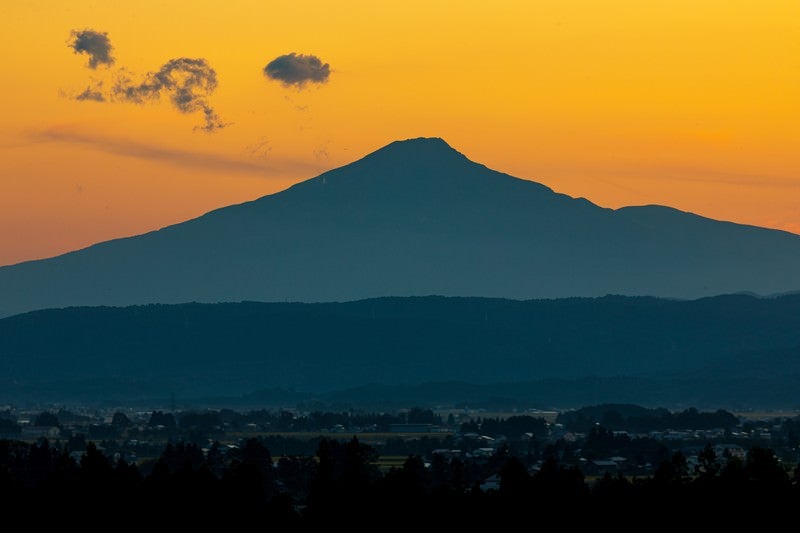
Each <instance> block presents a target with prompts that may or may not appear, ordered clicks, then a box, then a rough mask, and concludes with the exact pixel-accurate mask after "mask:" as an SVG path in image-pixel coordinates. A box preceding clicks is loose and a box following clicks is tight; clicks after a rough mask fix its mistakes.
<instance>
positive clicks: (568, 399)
mask: <svg viewBox="0 0 800 533" xmlns="http://www.w3.org/2000/svg"><path fill="white" fill-rule="evenodd" d="M799 378H800V295H788V296H782V297H776V298H756V297H753V296H746V295H736V296H718V297H712V298H703V299H698V300H691V301H679V300H665V299H656V298H650V297H623V296H607V297H602V298H568V299H558V300H530V301H515V300H503V299H484V298H445V297H410V298H380V299H371V300H363V301H356V302H348V303H320V304H301V303H255V302H242V303H224V304H197V303H194V304H181V305H147V306H132V307H126V308H112V307H83V308H81V307H78V308H67V309H52V310H44V311H36V312H31V313H26V314H22V315H17V316H13V317H8V318H5V319H0V401H14V400H15V399H16V400H19V399H22V398H39V399H42V398H53V399H65V398H79V397H80V398H83V399H95V400H96V399H98V398H105V399H111V398H122V399H131V398H141V397H150V398H152V397H156V396H158V397H162V398H165V397H168V396H169V395H170V394H173V393H175V394H178V395H180V396H183V397H189V396H191V397H209V396H217V397H219V396H225V395H228V396H237V397H242V396H245V395H247V394H250V393H252V392H254V391H257V390H264V389H267V390H273V393H274V391H275V390H278V389H288V390H290V391H298V392H302V393H308V394H311V395H312V396H313V395H320V394H323V393H325V394H328V396H327V398H329V399H330V398H333V396H335V395H331V394H330V393H333V392H336V391H339V392H338V393H337V394H338V395H339V396H338V397H339V398H340V399H341V400H342V401H347V398H348V396H347V395H348V394H350V395H351V396H350V398H351V399H353V398H355V397H357V396H358V395H359V392H358V391H359V390H361V393H360V395H361V397H362V398H363V397H364V396H369V395H371V394H378V395H384V397H385V398H387V399H388V398H390V397H391V395H392V394H395V393H396V394H397V397H401V396H402V395H403V394H405V395H406V396H409V395H410V396H411V397H412V398H413V396H414V394H418V395H420V396H423V395H428V397H430V398H434V397H435V396H436V395H437V394H440V395H441V396H442V400H444V396H446V395H442V391H443V390H445V389H446V388H447V387H450V388H451V389H452V387H453V385H452V384H453V383H459V382H460V383H464V384H472V385H464V386H463V387H461V388H460V389H457V394H454V395H451V396H450V399H451V400H463V401H470V400H477V399H478V398H479V397H480V398H481V399H482V400H489V399H490V398H491V397H492V396H495V397H497V396H505V397H506V399H513V398H518V399H521V398H524V399H525V401H529V402H530V401H535V402H538V403H540V404H542V405H548V404H550V405H552V403H553V402H558V401H561V402H565V403H567V404H568V405H575V404H578V405H580V404H586V403H601V402H609V401H614V402H620V403H623V402H624V403H640V404H643V405H653V404H664V403H665V402H677V403H682V404H684V403H683V402H687V403H685V404H684V405H687V406H697V407H703V406H709V405H710V406H714V405H715V403H716V402H719V401H722V400H723V399H724V400H725V402H727V404H730V403H731V402H734V403H736V402H739V403H740V404H742V405H746V404H748V403H752V401H755V400H756V399H759V398H761V399H762V400H763V399H765V398H766V399H768V400H769V402H772V404H774V403H775V402H776V401H777V402H779V403H780V402H788V403H790V404H791V403H794V404H800V401H798V400H797V397H796V390H797V389H796V385H797V382H798V379H799ZM431 382H437V383H440V384H441V383H449V384H450V385H448V386H447V387H443V386H441V387H439V389H438V390H437V389H435V388H433V389H430V388H429V389H427V391H426V389H424V388H423V389H419V388H417V389H416V391H417V392H416V393H415V392H413V391H414V387H420V386H421V384H424V383H431ZM534 382H536V383H538V385H536V386H531V385H530V384H531V383H534ZM513 383H528V384H529V385H526V386H523V385H512V384H513ZM570 383H572V384H573V385H574V386H575V387H576V388H575V390H571V389H570V387H572V386H573V385H570ZM494 384H507V385H505V386H501V387H496V388H495V389H491V391H490V389H489V388H487V387H490V386H492V385H494ZM470 387H474V388H472V389H470ZM526 387H527V388H526ZM359 388H361V389H359ZM347 390H349V392H346V391H347ZM370 390H371V391H372V392H369V391H370ZM453 390H456V389H453ZM470 390H472V391H473V392H474V393H470V392H469V391H470ZM377 391H381V392H377ZM547 391H549V396H548V394H545V392H547ZM782 391H784V392H782ZM751 400H752V401H751Z"/></svg>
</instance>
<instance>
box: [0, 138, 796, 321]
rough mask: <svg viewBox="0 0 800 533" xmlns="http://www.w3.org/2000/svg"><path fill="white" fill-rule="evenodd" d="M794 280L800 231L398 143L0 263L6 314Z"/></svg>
mask: <svg viewBox="0 0 800 533" xmlns="http://www.w3.org/2000/svg"><path fill="white" fill-rule="evenodd" d="M798 288H800V236H797V235H794V234H790V233H786V232H781V231H776V230H768V229H764V228H757V227H752V226H742V225H737V224H732V223H726V222H719V221H714V220H710V219H706V218H703V217H699V216H696V215H692V214H689V213H683V212H680V211H677V210H674V209H669V208H665V207H659V206H643V207H631V208H624V209H619V210H616V211H615V210H611V209H604V208H600V207H598V206H596V205H594V204H592V203H590V202H588V201H586V200H583V199H574V198H570V197H568V196H565V195H562V194H557V193H554V192H553V191H552V190H550V189H549V188H547V187H545V186H543V185H540V184H537V183H534V182H531V181H527V180H521V179H517V178H514V177H511V176H508V175H506V174H502V173H499V172H495V171H492V170H490V169H487V168H486V167H484V166H483V165H480V164H477V163H474V162H472V161H470V160H468V159H467V158H466V157H464V156H463V155H462V154H460V153H458V152H456V151H455V150H453V149H452V148H450V147H449V146H448V145H447V144H446V143H445V142H444V141H442V140H441V139H412V140H408V141H398V142H394V143H392V144H390V145H388V146H386V147H384V148H382V149H380V150H378V151H376V152H374V153H372V154H370V155H368V156H366V157H364V158H363V159H361V160H359V161H356V162H354V163H352V164H350V165H347V166H344V167H341V168H338V169H335V170H332V171H330V172H326V173H324V174H322V175H320V176H318V177H316V178H313V179H310V180H308V181H305V182H302V183H299V184H297V185H295V186H293V187H290V188H289V189H287V190H285V191H282V192H280V193H276V194H273V195H269V196H265V197H263V198H260V199H258V200H255V201H253V202H248V203H245V204H240V205H235V206H230V207H226V208H223V209H219V210H216V211H212V212H210V213H208V214H206V215H204V216H202V217H199V218H197V219H194V220H190V221H187V222H184V223H181V224H177V225H174V226H170V227H167V228H164V229H162V230H159V231H155V232H152V233H147V234H144V235H140V236H137V237H131V238H127V239H119V240H114V241H108V242H104V243H100V244H98V245H95V246H92V247H89V248H87V249H84V250H80V251H76V252H72V253H69V254H65V255H62V256H58V257H55V258H51V259H46V260H40V261H32V262H27V263H21V264H18V265H13V266H7V267H2V268H0V316H8V315H11V314H15V313H19V312H24V311H28V310H33V309H41V308H49V307H62V306H70V305H130V304H144V303H154V302H159V303H178V302H188V301H198V302H218V301H240V300H261V301H304V302H322V301H342V300H355V299H363V298H369V297H379V296H412V295H428V294H439V295H447V296H484V297H502V298H515V299H527V298H554V297H564V296H600V295H605V294H626V295H654V296H663V297H675V298H695V297H701V296H706V295H714V294H723V293H732V292H740V291H752V292H755V293H760V294H772V293H778V292H785V291H791V290H797V289H798Z"/></svg>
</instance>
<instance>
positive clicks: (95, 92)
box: [75, 83, 106, 102]
mask: <svg viewBox="0 0 800 533" xmlns="http://www.w3.org/2000/svg"><path fill="white" fill-rule="evenodd" d="M101 87H102V84H101V83H98V84H97V85H96V86H94V87H91V86H89V87H86V90H85V91H83V92H82V93H80V94H78V95H77V96H76V97H75V100H80V101H86V100H89V101H92V102H105V101H106V97H105V96H103V93H102V92H101V90H100V89H101Z"/></svg>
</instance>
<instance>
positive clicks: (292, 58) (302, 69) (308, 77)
mask: <svg viewBox="0 0 800 533" xmlns="http://www.w3.org/2000/svg"><path fill="white" fill-rule="evenodd" d="M330 74H331V69H330V66H329V65H328V64H327V63H325V64H323V63H322V60H320V58H318V57H317V56H314V55H304V54H296V53H294V52H292V53H291V54H286V55H282V56H278V57H276V58H275V59H273V60H272V61H270V62H269V63H267V66H266V67H264V76H266V77H267V78H268V79H271V80H276V81H279V82H281V83H282V84H283V85H284V87H292V86H294V87H297V88H298V89H302V88H303V87H304V86H305V84H306V83H327V81H328V77H329V76H330Z"/></svg>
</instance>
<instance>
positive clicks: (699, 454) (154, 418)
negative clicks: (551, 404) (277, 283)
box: [0, 404, 800, 529]
mask: <svg viewBox="0 0 800 533" xmlns="http://www.w3.org/2000/svg"><path fill="white" fill-rule="evenodd" d="M37 431H38V432H39V434H38V436H36V435H37V433H36V432H37ZM0 432H2V433H1V434H2V436H3V437H4V438H2V439H0V496H2V501H3V502H4V504H5V506H6V508H7V509H13V510H14V511H15V512H16V513H21V515H22V516H35V517H36V520H37V521H38V522H39V523H41V524H42V525H45V524H52V525H58V524H65V523H73V521H74V520H81V521H83V522H82V523H84V524H87V525H88V527H89V528H93V527H94V526H99V525H101V524H102V523H104V522H103V521H102V520H101V518H102V517H109V516H113V517H115V519H117V520H124V523H125V524H126V525H127V526H132V525H139V526H148V525H152V524H154V523H160V524H167V523H169V524H173V525H185V526H190V527H191V526H195V527H210V526H212V525H220V526H231V527H233V526H239V525H249V526H251V527H252V526H253V525H257V526H258V527H272V526H278V525H280V526H282V527H289V528H298V529H299V528H306V527H315V528H318V527H327V526H328V525H330V524H337V523H339V524H350V525H352V526H353V527H379V526H382V525H387V524H389V525H392V526H409V527H415V526H419V525H421V524H428V525H434V524H435V525H450V526H459V527H469V528H474V527H478V526H481V527H492V526H498V525H505V526H508V525H511V524H523V523H525V524H530V525H531V527H534V526H538V527H542V526H544V525H547V524H552V525H558V524H560V525H562V526H563V527H576V526H590V525H592V524H597V523H614V524H616V526H615V527H618V528H622V529H633V528H634V527H638V528H641V527H642V526H643V524H647V523H652V521H653V520H655V517H658V524H659V525H662V526H663V525H668V524H672V525H675V526H681V525H686V524H687V523H688V524H693V525H700V524H703V525H713V526H716V527H720V526H722V525H732V524H741V523H742V522H741V521H742V520H750V519H753V520H759V523H761V524H762V525H764V524H767V523H770V522H772V521H778V520H782V519H784V518H787V517H791V516H793V513H794V509H796V505H797V504H798V503H800V486H799V484H798V483H799V482H800V468H798V466H797V463H798V445H800V417H781V416H777V417H771V418H766V417H764V418H761V419H758V418H750V419H744V418H740V417H737V416H735V415H734V414H732V413H730V412H727V411H722V410H720V411H716V412H699V411H697V410H695V409H687V410H684V411H679V412H670V411H667V410H664V409H647V408H643V407H639V406H634V405H623V404H619V405H611V404H608V405H601V406H592V407H586V408H583V409H579V410H575V411H568V412H564V413H559V414H558V416H557V417H555V418H551V419H550V420H549V421H548V420H546V419H545V418H543V417H540V416H536V415H535V414H526V413H515V414H509V415H506V416H494V415H491V414H488V413H487V414H486V415H485V416H479V415H474V414H471V415H469V416H467V415H466V414H465V413H457V412H453V411H450V412H437V411H434V410H431V409H426V408H412V409H407V410H403V411H402V412H397V413H355V412H342V413H325V412H312V413H298V412H294V411H290V410H282V411H268V410H258V411H250V412H244V413H239V412H234V411H229V410H205V411H185V412H183V411H175V412H171V411H160V410H156V411H151V412H149V413H133V412H129V413H125V412H123V411H116V412H114V413H113V414H106V415H105V417H104V419H103V421H102V422H101V421H100V420H99V417H97V415H90V414H80V413H76V412H73V411H69V410H66V409H60V410H52V411H42V412H39V413H36V414H34V413H28V414H26V415H24V416H23V415H22V414H21V413H15V412H14V411H13V410H10V409H9V410H6V411H0ZM41 510H47V512H46V513H40V512H39V511H41ZM687 521H688V522H687Z"/></svg>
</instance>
